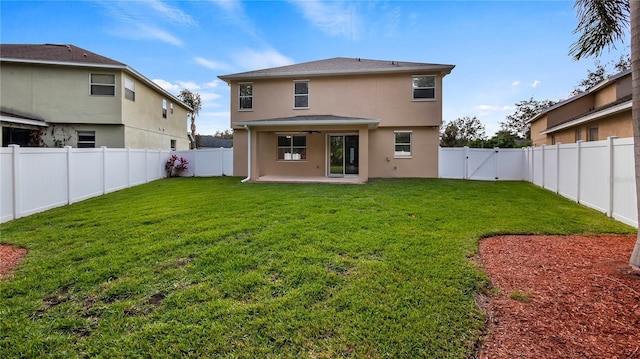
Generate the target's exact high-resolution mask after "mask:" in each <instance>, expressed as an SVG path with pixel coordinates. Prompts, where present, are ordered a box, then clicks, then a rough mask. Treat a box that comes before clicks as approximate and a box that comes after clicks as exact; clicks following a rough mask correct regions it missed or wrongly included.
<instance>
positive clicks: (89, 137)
mask: <svg viewBox="0 0 640 359" xmlns="http://www.w3.org/2000/svg"><path fill="white" fill-rule="evenodd" d="M77 135H78V148H95V147H96V131H78V132H77Z"/></svg>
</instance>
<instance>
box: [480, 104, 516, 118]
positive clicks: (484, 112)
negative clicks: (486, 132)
mask: <svg viewBox="0 0 640 359" xmlns="http://www.w3.org/2000/svg"><path fill="white" fill-rule="evenodd" d="M512 109H513V106H495V105H478V106H474V107H473V108H472V110H473V111H474V112H475V115H476V116H478V117H490V116H498V115H500V114H501V113H504V112H507V111H511V110H512Z"/></svg>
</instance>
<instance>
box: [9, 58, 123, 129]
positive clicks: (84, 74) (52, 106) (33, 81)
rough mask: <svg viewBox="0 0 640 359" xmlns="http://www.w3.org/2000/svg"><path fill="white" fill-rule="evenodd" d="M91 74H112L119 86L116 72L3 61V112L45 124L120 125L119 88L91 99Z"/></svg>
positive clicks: (120, 97) (120, 95) (118, 74)
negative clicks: (111, 93) (41, 120)
mask: <svg viewBox="0 0 640 359" xmlns="http://www.w3.org/2000/svg"><path fill="white" fill-rule="evenodd" d="M91 73H102V74H104V73H108V74H115V75H116V84H119V83H121V77H120V71H119V70H105V69H93V70H92V69H89V68H73V67H66V66H41V65H23V64H13V63H6V62H3V63H2V66H0V78H1V79H2V81H0V86H1V87H0V105H1V106H2V109H3V111H6V112H10V113H14V114H18V115H22V116H26V117H30V118H37V119H43V120H46V121H47V122H48V123H89V122H90V123H100V124H120V123H122V122H121V117H120V106H121V101H122V93H121V91H120V90H119V87H118V86H116V95H115V96H91V95H90V85H89V81H90V79H89V75H90V74H91Z"/></svg>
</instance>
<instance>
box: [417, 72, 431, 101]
mask: <svg viewBox="0 0 640 359" xmlns="http://www.w3.org/2000/svg"><path fill="white" fill-rule="evenodd" d="M435 98H436V77H435V76H413V99H414V100H433V99H435Z"/></svg>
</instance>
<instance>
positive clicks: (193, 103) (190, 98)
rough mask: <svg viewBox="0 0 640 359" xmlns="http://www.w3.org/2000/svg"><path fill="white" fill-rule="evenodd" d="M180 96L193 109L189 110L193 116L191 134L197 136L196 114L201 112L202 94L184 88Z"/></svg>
mask: <svg viewBox="0 0 640 359" xmlns="http://www.w3.org/2000/svg"><path fill="white" fill-rule="evenodd" d="M178 98H179V99H180V100H182V102H184V103H185V104H187V105H188V106H189V107H191V109H192V111H189V115H190V116H191V135H192V136H193V137H194V138H195V136H196V116H198V113H200V108H202V100H201V99H200V94H198V93H196V92H191V91H189V90H187V89H183V90H182V91H180V94H179V95H178ZM192 146H193V144H192Z"/></svg>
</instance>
